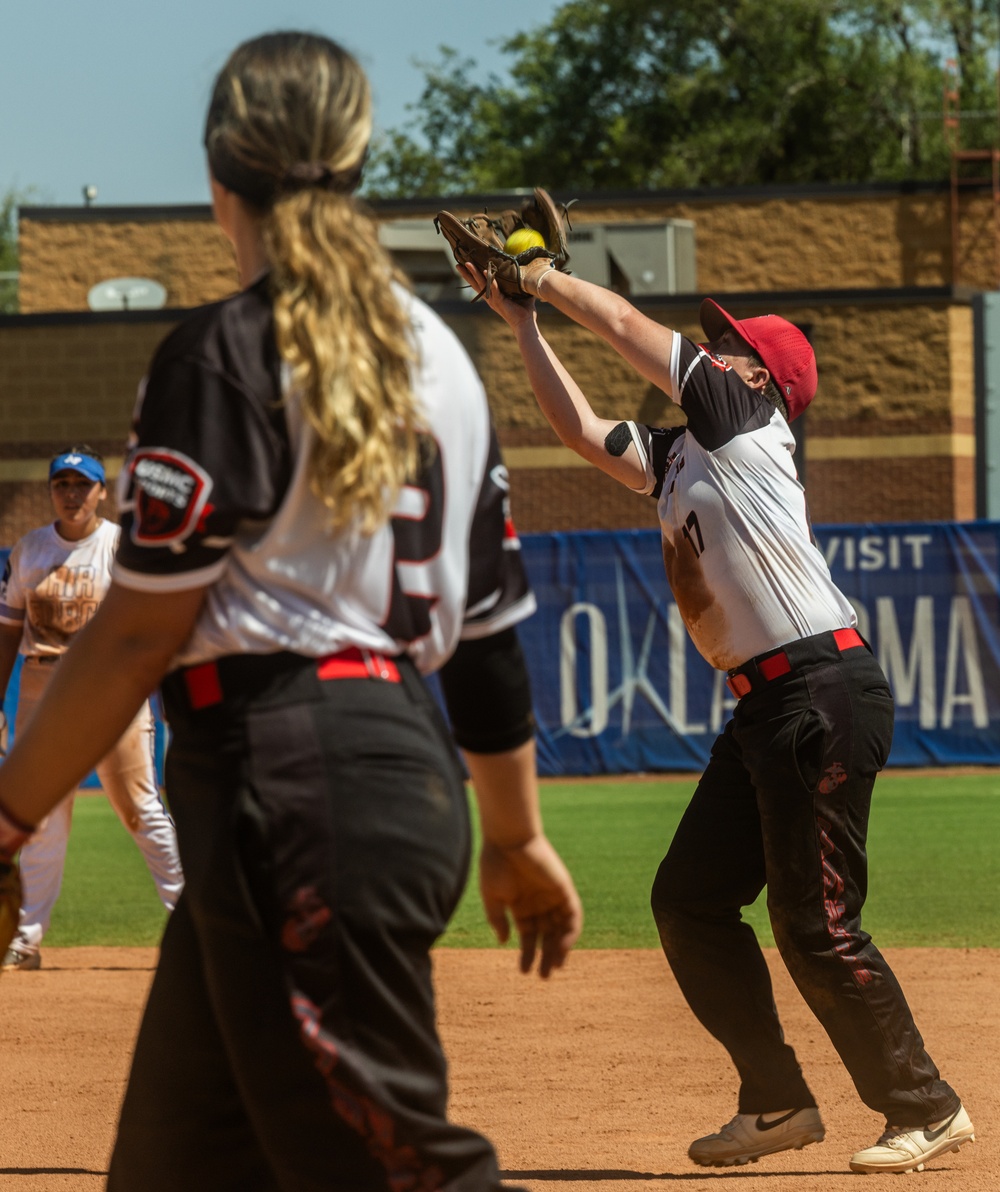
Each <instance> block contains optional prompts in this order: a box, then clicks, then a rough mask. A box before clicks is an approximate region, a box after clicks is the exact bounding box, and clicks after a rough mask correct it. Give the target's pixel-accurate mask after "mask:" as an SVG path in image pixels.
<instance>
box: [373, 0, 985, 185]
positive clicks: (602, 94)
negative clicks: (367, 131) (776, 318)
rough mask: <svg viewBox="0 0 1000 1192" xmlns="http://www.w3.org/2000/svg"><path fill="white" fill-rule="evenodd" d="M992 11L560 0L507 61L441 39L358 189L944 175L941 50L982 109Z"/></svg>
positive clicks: (865, 0) (952, 2)
mask: <svg viewBox="0 0 1000 1192" xmlns="http://www.w3.org/2000/svg"><path fill="white" fill-rule="evenodd" d="M997 26H998V20H997V7H996V0H673V2H672V3H671V2H663V0H570V2H569V3H567V4H565V5H563V7H561V8H560V9H559V10H558V11H557V12H556V14H555V16H554V17H553V19H552V21H551V22H550V23H549V24H548V25H545V26H543V27H541V28H539V29H536V30H534V31H531V32H527V33H519V34H517V35H516V36H513V37H511V38H510V39H509V40H507V41H506V42H504V43H503V45H502V46H501V50H502V52H503V54H505V55H506V56H507V57H508V58H509V60H510V67H509V71H508V74H507V76H506V77H505V78H501V77H499V76H498V75H495V74H491V75H489V76H488V77H487V78H486V79H485V81H477V79H476V77H475V63H474V61H472V60H469V59H463V58H461V57H460V56H459V55H458V54H457V53H456V52H455V51H454V50H451V49H448V48H447V47H442V49H441V57H440V60H439V61H438V62H437V63H435V64H433V65H427V64H424V66H423V69H424V74H425V81H424V88H423V92H422V94H421V96H420V99H419V101H418V102H417V103H416V104H414V105H411V108H412V110H413V111H414V113H415V116H414V118H413V120H411V121H410V122H409V123H408V124H407V125H406V126H404V128H402V129H397V130H392V131H390V132H389V133H388V134H387V135H386V136H385V137H384V138H383V139H382V140H381V142H380V143H379V144H378V145H377V146H376V147H375V151H374V153H373V158H372V164H371V167H370V169H369V172H368V180H367V191H368V193H370V194H376V195H379V194H380V195H386V196H389V195H409V194H421V193H422V194H441V193H445V192H448V191H451V192H463V191H464V192H477V191H478V192H482V191H490V190H505V189H508V188H510V187H514V186H530V185H532V184H535V183H541V184H543V185H547V186H550V187H552V188H555V189H558V190H560V191H563V192H565V191H566V190H573V189H579V190H600V189H610V188H614V189H619V188H628V189H644V188H656V187H673V186H677V187H698V186H730V185H747V184H751V183H769V182H854V181H867V180H877V179H885V180H897V179H907V178H927V177H943V176H946V174H947V171H948V166H949V146H948V143H947V141H946V139H945V136H944V128H943V120H942V90H943V81H944V75H943V67H944V64H945V62H946V61H947V60H949V59H954V60H955V62H956V63H957V69H958V71H959V73H960V78H961V95H962V107H963V110H969V111H973V110H976V111H981V110H984V109H985V110H987V111H988V112H995V111H996V107H997V91H996V85H995V82H994V76H993V73H992V71H993V65H992V63H991V62H990V55H991V53H992V52H993V49H994V47H995V46H996V43H997V35H998V28H997ZM967 130H968V131H967ZM996 135H997V122H996V120H993V121H992V122H991V121H989V120H986V121H981V122H980V123H979V125H978V127H977V126H975V125H973V124H972V123H971V121H969V122H964V123H963V140H964V142H965V144H966V147H971V145H972V141H973V139H977V140H978V141H982V140H983V138H984V137H985V138H986V140H985V143H987V144H989V143H991V140H990V138H992V139H995V138H996Z"/></svg>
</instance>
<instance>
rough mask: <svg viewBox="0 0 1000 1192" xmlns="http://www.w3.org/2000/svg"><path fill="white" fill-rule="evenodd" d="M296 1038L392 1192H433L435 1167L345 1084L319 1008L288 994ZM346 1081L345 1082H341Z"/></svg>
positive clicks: (440, 1179) (440, 1178) (438, 1181)
mask: <svg viewBox="0 0 1000 1192" xmlns="http://www.w3.org/2000/svg"><path fill="white" fill-rule="evenodd" d="M292 1013H293V1014H294V1015H295V1018H296V1020H297V1021H298V1024H299V1035H300V1037H301V1039H302V1042H303V1043H304V1044H305V1046H306V1048H307V1049H308V1050H309V1051H311V1052H312V1054H313V1059H314V1062H315V1064H316V1067H317V1069H318V1070H319V1071H320V1073H321V1074H322V1076H323V1079H324V1080H325V1081H326V1087H327V1089H328V1090H329V1093H330V1103H331V1104H332V1106H333V1110H334V1112H335V1113H336V1114H337V1116H338V1117H340V1118H341V1119H342V1120H343V1121H345V1122H346V1123H347V1124H348V1126H350V1127H351V1129H352V1130H354V1131H355V1132H356V1133H358V1134H360V1135H361V1137H362V1138H363V1139H364V1141H365V1144H366V1145H367V1147H368V1150H369V1152H370V1154H371V1155H372V1157H373V1158H374V1159H375V1160H377V1162H379V1163H380V1164H381V1165H382V1167H383V1168H385V1172H386V1178H387V1180H388V1183H389V1187H390V1189H391V1190H392V1192H433V1190H434V1189H437V1188H440V1187H441V1185H442V1184H443V1183H444V1173H443V1172H442V1171H441V1169H440V1168H439V1167H436V1166H433V1165H432V1166H429V1167H428V1166H425V1165H424V1164H423V1163H422V1162H421V1159H420V1155H419V1154H418V1153H417V1151H416V1149H415V1148H414V1147H412V1146H408V1145H406V1144H401V1143H399V1142H397V1141H396V1123H395V1122H394V1121H393V1119H392V1116H391V1115H390V1114H389V1113H387V1112H386V1110H385V1109H383V1108H382V1106H380V1105H379V1104H378V1103H377V1102H376V1101H375V1099H374V1098H373V1097H371V1096H369V1095H368V1094H367V1093H364V1092H362V1091H360V1090H359V1089H357V1088H354V1087H352V1086H351V1084H350V1083H349V1076H350V1073H349V1070H347V1071H343V1069H344V1068H345V1067H346V1066H345V1065H344V1063H343V1059H342V1056H341V1053H340V1049H339V1048H338V1046H337V1041H336V1039H334V1037H333V1035H331V1034H330V1032H329V1031H327V1030H326V1029H325V1028H324V1026H323V1024H322V1022H321V1021H320V1012H319V1007H318V1006H316V1005H315V1003H313V1002H311V1001H310V1000H309V998H307V997H306V996H305V994H302V993H294V994H293V995H292ZM345 1077H347V1078H348V1079H345Z"/></svg>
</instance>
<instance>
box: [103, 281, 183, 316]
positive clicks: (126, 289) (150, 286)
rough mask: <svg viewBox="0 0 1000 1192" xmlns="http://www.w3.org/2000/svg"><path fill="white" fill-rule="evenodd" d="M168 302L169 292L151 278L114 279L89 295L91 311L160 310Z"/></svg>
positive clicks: (104, 282) (105, 282)
mask: <svg viewBox="0 0 1000 1192" xmlns="http://www.w3.org/2000/svg"><path fill="white" fill-rule="evenodd" d="M166 301H167V291H166V290H165V289H164V288H163V286H161V285H160V283H159V282H158V281H153V280H152V279H151V278H149V277H112V278H109V279H108V280H107V281H101V282H98V283H97V285H96V286H92V287H91V289H90V291H89V292H88V294H87V305H88V306H89V307H90V309H91V310H159V309H160V308H161V307H163V306H165V305H166Z"/></svg>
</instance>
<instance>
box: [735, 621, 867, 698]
mask: <svg viewBox="0 0 1000 1192" xmlns="http://www.w3.org/2000/svg"><path fill="white" fill-rule="evenodd" d="M859 648H860V649H862V650H866V649H867V648H868V647H867V645H866V644H865V639H864V638H863V637H862V636H861V634H860V633H858V631H857V630H856V629H834V630H832V631H831V632H829V633H817V634H815V635H814V636H813V637H803V638H800V639H799V640H798V641H795V642H789V643H788V644H787V645H784V646H781V647H780V649H777V650H768V651H767V652H766V653H765V654H758V655H757V657H756V658H751V659H750V661H749V662H744V663H743V665H742V666H736V667H733V669H732V670H731V671H728V672H727V674H726V686H727V687H728V688H729V690H730V692H731V693H732V694H733V695H735V696H736V698H737V699H742V698H743V697H744V696H745V695H749V694H750V692H751V691H755V690H758V689H759V688H761V687H765V686H766V685H767V684H768V683H773V682H774V680H775V679H780V678H782V677H784V676H785V675H791V674H794V673H795V672H796V671H798V670H801V669H802V668H803V667H805V666H813V665H816V664H820V663H824V662H838V661H839V660H840V655H841V654H844V653H846V652H847V651H848V650H856V649H859Z"/></svg>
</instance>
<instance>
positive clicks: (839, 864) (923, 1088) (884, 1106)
mask: <svg viewBox="0 0 1000 1192" xmlns="http://www.w3.org/2000/svg"><path fill="white" fill-rule="evenodd" d="M830 638H831V635H828V634H827V635H820V636H819V637H818V638H816V639H812V638H810V639H806V640H805V642H800V643H797V646H798V650H797V657H798V659H799V662H798V664H797V665H796V667H795V669H794V670H793V673H791V674H789V675H787V676H784V677H782V678H780V679H777V680H775V681H774V682H771V683H763V684H760V685H759V686H755V687H754V690H752V691H751V692H750V693H749V694H748V695H746V696H744V698H743V699H741V700H740V702H739V703H738V704H737V706H736V709H735V711H734V714H733V718H732V720H731V721H730V722H729V724H728V725H727V726H726V728H725V730H724V731H723V733H722V735H721V736H720V737H719V738H718V740H717V741H716V742H715V745H714V747H713V750H712V756H711V759H710V761H709V764H708V767H707V768H706V770H705V773H704V775H703V776H702V779H701V781H700V783H699V784H698V787H697V790H696V791H695V794H694V797H693V799H692V801H691V803H690V805H689V806H688V808H687V810H686V812H685V814H684V816H683V817H682V820H681V823H680V825H679V826H678V829H677V833H676V835H675V837H674V839H673V841H672V843H671V845H670V849H669V851H668V852H667V855H666V857H665V858H664V860H663V862H662V863H661V865H660V868H659V871H658V873H657V875H656V879H655V882H654V884H653V891H652V907H653V914H654V917H655V919H656V923H657V927H658V929H659V933H660V940H661V942H662V945H663V949H664V952H665V953H666V956H667V960H668V961H669V963H670V967H671V969H672V970H673V972H674V974H675V976H676V978H677V981H678V984H679V985H680V988H681V990H682V992H683V994H684V996H685V998H686V999H687V1001H688V1004H689V1005H690V1006H691V1009H692V1010H693V1011H694V1013H695V1015H696V1016H697V1017H698V1019H699V1020H700V1021H701V1023H702V1024H703V1025H704V1026H705V1027H706V1028H707V1029H708V1031H710V1032H711V1034H712V1035H714V1036H715V1038H716V1039H718V1040H719V1042H720V1043H722V1045H723V1046H724V1047H725V1048H726V1050H727V1051H728V1052H729V1054H730V1056H731V1057H732V1060H733V1062H734V1064H735V1065H736V1069H737V1072H738V1073H739V1077H740V1081H741V1084H740V1093H739V1112H741V1113H762V1112H768V1111H771V1110H781V1109H792V1108H804V1107H807V1106H813V1105H815V1104H816V1102H815V1100H814V1098H813V1096H812V1094H811V1092H810V1091H809V1088H808V1086H807V1085H806V1082H805V1080H804V1078H803V1076H802V1073H801V1070H800V1068H799V1064H798V1062H797V1060H796V1057H795V1053H794V1051H793V1050H792V1048H791V1047H790V1046H789V1045H788V1044H786V1043H785V1041H784V1034H783V1032H782V1029H781V1024H780V1022H779V1019H778V1014H777V1010H776V1008H775V1004H774V997H773V994H772V987H771V980H770V976H769V974H768V970H767V966H766V963H765V961H764V956H763V954H762V952H761V949H760V945H759V944H758V941H757V938H756V935H755V933H754V931H753V929H752V928H751V927H750V926H749V925H748V924H747V923H745V922H743V920H742V916H741V908H742V907H744V906H749V905H750V904H751V903H753V902H754V901H755V899H756V898H757V896H758V895H759V894H760V892H761V890H762V889H763V888H764V887H765V885H766V887H767V909H768V914H769V916H770V920H771V926H772V929H773V931H774V938H775V942H776V943H777V946H778V949H779V951H780V953H781V957H782V960H783V961H784V963H785V965H786V967H787V968H788V971H789V973H790V974H791V976H792V979H793V980H794V981H795V984H796V986H797V987H798V989H799V992H800V993H801V994H802V996H803V998H804V999H805V1001H806V1003H807V1004H808V1006H809V1007H810V1009H811V1010H812V1012H813V1013H814V1014H815V1015H816V1017H817V1018H818V1019H819V1021H820V1022H821V1023H822V1025H823V1027H824V1028H825V1030H826V1032H827V1034H828V1035H829V1036H830V1039H831V1041H832V1042H833V1045H834V1047H835V1048H836V1049H837V1052H838V1053H839V1055H840V1057H841V1059H842V1060H843V1062H844V1064H845V1066H846V1067H847V1069H848V1071H849V1073H850V1075H851V1077H852V1078H853V1080H854V1084H855V1086H856V1087H857V1090H858V1092H859V1094H860V1095H861V1098H862V1099H863V1100H864V1101H865V1103H866V1104H868V1105H870V1106H871V1107H872V1108H873V1109H875V1110H877V1111H879V1112H881V1113H883V1114H885V1117H886V1119H887V1121H888V1122H890V1123H891V1124H893V1125H897V1126H917V1125H920V1126H922V1125H926V1124H927V1123H929V1122H932V1121H936V1120H938V1119H940V1118H943V1117H945V1116H947V1115H948V1114H950V1113H952V1112H953V1111H954V1110H955V1109H957V1108H958V1104H959V1100H958V1097H957V1096H956V1095H955V1093H954V1091H953V1090H952V1089H951V1088H950V1087H949V1086H948V1085H947V1084H945V1083H944V1082H943V1081H942V1080H941V1079H940V1077H939V1073H938V1070H937V1068H936V1067H935V1065H934V1063H933V1061H932V1060H931V1058H930V1056H929V1055H928V1054H927V1051H926V1050H925V1048H924V1044H923V1040H922V1039H921V1036H920V1033H919V1032H918V1030H917V1028H916V1025H915V1024H914V1021H913V1016H912V1014H911V1012H910V1009H909V1007H908V1005H907V1003H906V999H905V998H904V996H903V992H902V990H901V989H900V987H899V984H898V982H897V980H896V978H895V976H894V975H893V973H892V970H891V969H890V968H889V965H888V964H887V963H886V961H885V958H884V957H883V956H882V955H881V953H880V952H879V951H878V949H877V948H876V947H875V946H874V944H873V943H872V942H871V937H870V936H869V935H867V934H866V933H865V932H864V931H863V930H862V927H861V908H862V906H863V905H864V901H865V897H866V894H867V884H868V876H867V855H866V837H867V831H868V815H869V808H870V803H871V794H872V787H873V785H874V782H875V776H876V773H877V772H878V771H879V770H880V769H881V767H882V766H883V765H884V763H885V760H886V757H887V756H888V753H889V747H890V744H891V741H892V726H893V702H892V694H891V691H890V689H889V686H888V683H887V682H886V679H885V676H884V674H883V673H882V670H881V667H880V666H879V665H878V662H877V661H876V660H875V659H874V658H873V657H872V655H871V654H870V652H869V651H868V650H867V649H864V648H856V649H852V650H849V651H847V652H846V653H839V652H838V650H837V649H836V647H835V646H832V645H831V642H830V640H829V639H830ZM900 827H901V830H904V831H905V825H901V826H900ZM914 896H915V898H916V897H918V892H916V891H915V892H914Z"/></svg>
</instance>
